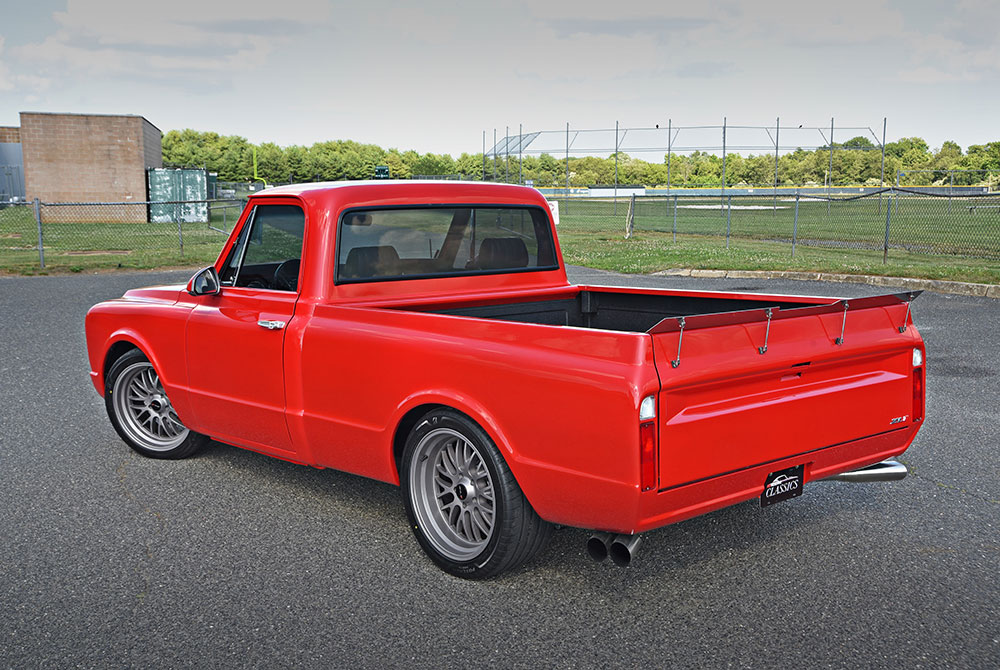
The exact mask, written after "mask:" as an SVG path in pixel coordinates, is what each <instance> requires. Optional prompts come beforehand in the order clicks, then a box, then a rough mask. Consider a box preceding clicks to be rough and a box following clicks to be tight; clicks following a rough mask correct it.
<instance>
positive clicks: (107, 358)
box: [101, 330, 180, 392]
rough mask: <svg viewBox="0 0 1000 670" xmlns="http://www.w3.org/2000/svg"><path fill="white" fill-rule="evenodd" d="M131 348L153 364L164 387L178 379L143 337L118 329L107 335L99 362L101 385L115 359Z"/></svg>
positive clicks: (175, 382)
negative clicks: (101, 360) (101, 361)
mask: <svg viewBox="0 0 1000 670" xmlns="http://www.w3.org/2000/svg"><path fill="white" fill-rule="evenodd" d="M132 349H138V350H139V351H140V352H141V353H142V355H143V356H145V357H146V360H148V361H149V362H150V363H152V364H153V368H154V369H155V370H156V374H157V375H159V377H160V380H161V381H162V382H163V386H164V387H165V388H170V387H172V386H175V385H176V384H177V383H178V381H180V380H178V379H177V378H176V377H175V375H174V374H173V372H174V370H171V369H169V366H165V365H164V364H163V361H161V360H160V357H159V356H157V355H156V353H155V352H154V350H153V347H152V346H150V344H149V342H148V341H147V340H146V339H145V338H144V337H142V336H141V335H139V334H138V333H136V332H134V331H131V330H119V331H117V332H115V333H112V334H111V336H110V337H108V340H107V345H106V346H105V349H104V361H103V363H102V364H101V384H102V385H104V383H105V381H106V380H107V378H108V372H110V371H111V366H112V365H114V364H115V361H117V360H118V359H119V358H121V357H122V356H124V355H125V354H126V353H128V352H129V351H131V350H132ZM105 392H107V389H105Z"/></svg>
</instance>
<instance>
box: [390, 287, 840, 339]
mask: <svg viewBox="0 0 1000 670" xmlns="http://www.w3.org/2000/svg"><path fill="white" fill-rule="evenodd" d="M577 289H578V290H576V291H574V292H573V293H571V294H569V295H566V296H559V297H555V298H549V299H544V300H527V301H513V302H503V303H501V304H489V305H476V304H472V305H458V306H456V305H430V306H425V307H418V308H414V307H406V308H405V309H411V310H415V311H424V312H430V313H435V314H450V315H453V316H468V317H475V318H481V319H497V320H501V321H514V322H518V323H536V324H543V325H550V326H575V327H578V328H598V329H601V330H615V331H625V332H635V333H644V332H648V331H649V330H650V329H652V328H653V327H654V326H656V325H657V324H659V323H660V322H661V321H663V320H664V319H668V318H675V317H681V316H683V317H689V316H696V315H704V314H720V313H726V312H743V311H746V310H765V309H768V308H770V309H775V310H776V309H781V310H790V309H796V308H802V307H815V306H819V305H828V304H832V303H835V302H836V299H833V298H831V299H808V298H806V299H803V298H799V297H795V296H759V295H752V294H748V295H747V296H746V297H732V296H729V295H723V294H716V293H709V292H671V293H665V292H662V291H658V292H640V291H638V290H637V289H619V288H613V287H603V286H591V287H577Z"/></svg>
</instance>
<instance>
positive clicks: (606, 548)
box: [587, 460, 907, 568]
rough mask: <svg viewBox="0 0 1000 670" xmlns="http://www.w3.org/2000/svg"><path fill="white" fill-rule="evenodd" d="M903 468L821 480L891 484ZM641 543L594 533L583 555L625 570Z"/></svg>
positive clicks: (888, 466) (873, 468) (886, 466)
mask: <svg viewBox="0 0 1000 670" xmlns="http://www.w3.org/2000/svg"><path fill="white" fill-rule="evenodd" d="M906 475H907V468H906V466H905V465H903V464H902V463H900V462H899V461H895V460H887V461H882V462H881V463H875V464H874V465H869V466H868V467H865V468H861V469H860V470H852V471H850V472H841V473H840V474H836V475H833V476H831V477H826V478H825V479H824V481H841V482H855V483H864V482H895V481H899V480H901V479H903V478H905V477H906ZM641 544H642V537H641V536H639V535H615V534H613V533H594V534H593V535H591V536H590V539H589V540H587V553H588V554H589V555H590V557H591V558H592V559H594V560H595V561H597V562H598V563H600V562H601V561H603V560H604V559H606V558H608V557H609V556H610V557H611V562H612V563H614V564H615V565H617V566H618V567H620V568H625V567H628V566H629V564H630V563H632V559H633V558H635V555H636V552H638V551H639V545H641Z"/></svg>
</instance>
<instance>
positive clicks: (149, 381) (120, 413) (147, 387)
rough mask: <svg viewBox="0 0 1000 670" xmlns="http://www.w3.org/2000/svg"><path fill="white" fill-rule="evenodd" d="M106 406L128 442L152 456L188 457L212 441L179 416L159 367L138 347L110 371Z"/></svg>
mask: <svg viewBox="0 0 1000 670" xmlns="http://www.w3.org/2000/svg"><path fill="white" fill-rule="evenodd" d="M104 406H105V408H106V409H107V411H108V418H110V419H111V425H112V426H114V427H115V430H116V431H118V435H119V436H120V437H121V438H122V440H124V441H125V444H127V445H128V446H130V447H132V449H134V450H135V451H137V452H139V453H140V454H142V455H143V456H148V457H149V458H168V459H177V458H187V457H188V456H191V455H193V454H195V453H196V452H197V451H198V450H199V449H201V448H202V447H204V446H205V445H206V444H208V443H209V441H210V439H209V438H208V437H207V436H205V435H202V434H200V433H196V432H194V431H193V430H189V429H188V428H187V427H186V426H184V424H183V423H181V421H180V419H178V418H177V414H176V413H175V412H174V411H173V406H172V405H171V404H170V399H169V398H167V394H166V393H164V392H163V386H162V385H161V384H160V380H159V376H158V375H157V373H156V370H154V369H153V366H152V364H151V363H150V362H149V359H147V358H146V357H145V356H144V355H143V353H142V352H141V351H139V350H138V349H132V350H130V351H128V352H127V353H125V354H123V355H122V356H121V358H119V359H118V360H116V361H115V362H114V364H112V366H111V369H110V370H108V376H107V377H106V378H105V380H104Z"/></svg>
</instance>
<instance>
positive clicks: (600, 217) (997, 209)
mask: <svg viewBox="0 0 1000 670" xmlns="http://www.w3.org/2000/svg"><path fill="white" fill-rule="evenodd" d="M727 204H728V201H724V200H722V199H721V198H678V200H677V208H676V211H677V217H676V231H677V236H676V242H674V229H675V224H674V201H673V199H672V198H671V199H657V200H645V201H641V200H640V201H637V203H636V211H635V215H634V224H633V233H632V238H631V239H628V240H626V239H624V235H625V227H626V222H627V216H628V210H629V202H628V200H627V199H621V200H619V202H618V203H617V206H616V205H615V203H614V202H612V201H610V200H606V201H570V202H568V203H567V202H565V201H562V202H560V225H559V238H560V240H561V242H562V248H563V254H564V256H565V258H566V260H567V262H570V263H574V264H579V265H586V266H589V267H596V268H601V269H606V270H615V271H618V272H640V273H641V272H655V271H658V270H664V269H669V268H698V269H720V270H801V271H807V272H838V273H849V274H872V275H885V276H905V277H919V278H927V279H950V280H955V281H972V282H986V283H1000V198H988V199H971V198H970V199H959V198H956V199H954V200H952V201H951V202H949V201H948V200H947V199H940V198H921V197H900V198H894V202H893V209H892V213H891V217H890V221H889V253H888V263H886V264H883V262H882V257H883V246H884V244H885V228H886V209H887V207H888V198H887V197H883V198H882V199H881V202H880V200H879V198H877V197H875V198H864V199H859V200H851V201H835V202H831V203H827V202H824V201H819V200H811V199H801V200H800V201H799V212H798V225H797V229H796V226H795V220H796V219H795V201H794V199H791V200H787V199H786V200H783V199H782V198H780V197H779V198H778V199H777V200H774V199H772V198H771V197H750V198H735V197H734V198H733V200H732V205H733V207H732V209H731V210H729V209H728V208H727V206H726V205H727ZM828 205H829V207H828ZM970 208H971V209H970ZM727 215H728V221H727ZM727 225H728V227H729V232H730V239H729V248H728V249H727V248H726V229H727ZM793 235H794V236H795V239H796V245H795V256H794V258H793V257H792V238H793Z"/></svg>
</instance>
